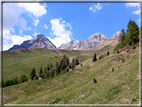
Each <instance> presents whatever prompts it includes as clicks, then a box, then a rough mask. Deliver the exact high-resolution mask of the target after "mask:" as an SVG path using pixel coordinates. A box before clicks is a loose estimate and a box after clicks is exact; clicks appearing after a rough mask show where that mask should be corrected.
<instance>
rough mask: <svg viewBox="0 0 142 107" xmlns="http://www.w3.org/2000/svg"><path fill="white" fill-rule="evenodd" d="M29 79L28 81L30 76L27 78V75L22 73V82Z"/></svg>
mask: <svg viewBox="0 0 142 107" xmlns="http://www.w3.org/2000/svg"><path fill="white" fill-rule="evenodd" d="M27 81H28V78H27V76H26V75H22V76H21V77H20V82H21V83H23V82H27Z"/></svg>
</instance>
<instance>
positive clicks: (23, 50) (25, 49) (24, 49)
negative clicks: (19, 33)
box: [20, 48, 31, 53]
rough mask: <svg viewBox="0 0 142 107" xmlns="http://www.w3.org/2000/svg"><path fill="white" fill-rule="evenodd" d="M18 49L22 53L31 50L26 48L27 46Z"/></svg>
mask: <svg viewBox="0 0 142 107" xmlns="http://www.w3.org/2000/svg"><path fill="white" fill-rule="evenodd" d="M20 51H21V52H23V53H30V52H31V50H30V49H27V48H22V49H20Z"/></svg>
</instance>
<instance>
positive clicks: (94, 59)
mask: <svg viewBox="0 0 142 107" xmlns="http://www.w3.org/2000/svg"><path fill="white" fill-rule="evenodd" d="M95 61H97V58H96V53H94V57H93V62H95Z"/></svg>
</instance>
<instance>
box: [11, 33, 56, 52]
mask: <svg viewBox="0 0 142 107" xmlns="http://www.w3.org/2000/svg"><path fill="white" fill-rule="evenodd" d="M20 48H28V49H32V48H45V49H56V46H55V45H54V44H53V43H52V42H51V41H50V40H49V39H48V38H46V37H45V36H44V35H43V34H38V35H37V36H36V38H34V39H31V40H27V41H24V42H23V43H22V44H21V45H14V46H13V47H12V48H10V49H9V50H15V49H20Z"/></svg>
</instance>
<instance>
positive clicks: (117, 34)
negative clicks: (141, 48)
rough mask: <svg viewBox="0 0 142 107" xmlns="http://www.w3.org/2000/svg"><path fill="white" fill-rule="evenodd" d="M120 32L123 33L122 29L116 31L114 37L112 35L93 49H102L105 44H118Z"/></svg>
mask: <svg viewBox="0 0 142 107" xmlns="http://www.w3.org/2000/svg"><path fill="white" fill-rule="evenodd" d="M120 33H121V32H120V31H118V32H116V33H114V34H113V36H112V37H110V38H109V39H107V40H105V41H104V42H103V43H101V44H100V45H98V46H96V47H95V48H94V49H93V50H98V49H101V48H103V47H104V46H116V45H117V43H118V38H119V34H120Z"/></svg>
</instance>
